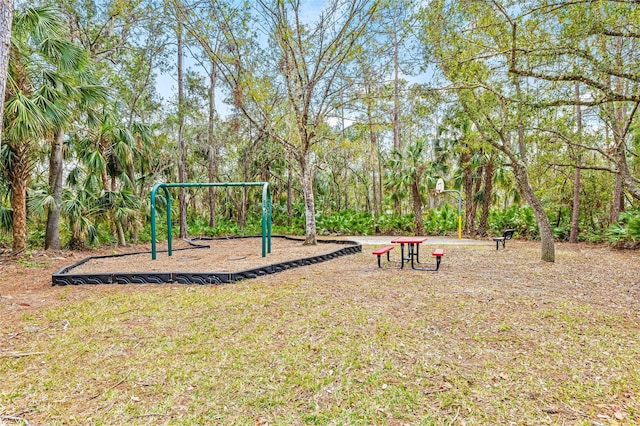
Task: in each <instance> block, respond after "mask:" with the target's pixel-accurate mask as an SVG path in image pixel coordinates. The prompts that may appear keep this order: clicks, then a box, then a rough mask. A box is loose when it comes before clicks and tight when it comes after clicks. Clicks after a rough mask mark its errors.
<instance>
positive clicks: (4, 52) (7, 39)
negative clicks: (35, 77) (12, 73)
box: [0, 0, 13, 147]
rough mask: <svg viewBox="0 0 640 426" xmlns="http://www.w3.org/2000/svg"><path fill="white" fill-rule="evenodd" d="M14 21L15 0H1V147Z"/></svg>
mask: <svg viewBox="0 0 640 426" xmlns="http://www.w3.org/2000/svg"><path fill="white" fill-rule="evenodd" d="M12 21H13V0H2V1H0V43H1V45H0V147H1V144H2V123H4V121H3V115H4V97H5V88H6V84H7V69H8V67H9V49H10V48H11V23H12Z"/></svg>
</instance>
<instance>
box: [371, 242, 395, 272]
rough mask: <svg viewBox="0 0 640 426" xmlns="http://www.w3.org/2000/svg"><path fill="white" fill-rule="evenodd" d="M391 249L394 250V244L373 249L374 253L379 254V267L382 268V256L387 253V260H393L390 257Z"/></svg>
mask: <svg viewBox="0 0 640 426" xmlns="http://www.w3.org/2000/svg"><path fill="white" fill-rule="evenodd" d="M391 250H393V246H386V247H381V248H379V249H376V250H374V251H373V254H375V255H377V256H378V268H382V265H380V256H382V255H383V254H385V253H387V262H391V260H390V259H389V252H390V251H391Z"/></svg>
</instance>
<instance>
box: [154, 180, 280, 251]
mask: <svg viewBox="0 0 640 426" xmlns="http://www.w3.org/2000/svg"><path fill="white" fill-rule="evenodd" d="M211 186H221V187H229V186H230V187H245V186H261V187H262V257H266V255H267V253H271V191H270V189H269V183H268V182H217V183H192V182H180V183H158V184H156V185H155V186H154V187H153V188H152V189H151V260H156V193H157V192H158V189H160V188H162V189H163V190H164V194H165V198H166V200H167V247H168V249H167V254H168V255H169V256H171V255H172V254H173V249H172V237H171V195H170V194H169V188H203V187H211Z"/></svg>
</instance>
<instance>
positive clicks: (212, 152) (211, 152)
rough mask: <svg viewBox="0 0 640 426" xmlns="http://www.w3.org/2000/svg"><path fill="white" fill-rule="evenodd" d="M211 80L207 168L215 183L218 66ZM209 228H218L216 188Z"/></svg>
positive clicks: (212, 191)
mask: <svg viewBox="0 0 640 426" xmlns="http://www.w3.org/2000/svg"><path fill="white" fill-rule="evenodd" d="M209 77H210V80H209V126H208V127H207V145H208V150H207V155H208V158H207V168H208V175H209V182H215V179H216V171H217V168H218V152H217V147H216V143H215V119H216V102H215V101H216V98H215V95H216V78H217V77H216V65H215V64H214V63H213V62H212V63H211V74H210V76H209ZM209 226H210V227H212V228H213V227H215V226H216V188H214V187H213V186H210V187H209Z"/></svg>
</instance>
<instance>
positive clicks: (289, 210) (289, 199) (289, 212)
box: [287, 167, 293, 224]
mask: <svg viewBox="0 0 640 426" xmlns="http://www.w3.org/2000/svg"><path fill="white" fill-rule="evenodd" d="M287 217H288V218H289V224H291V221H292V220H293V176H291V167H289V168H288V169H287Z"/></svg>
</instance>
